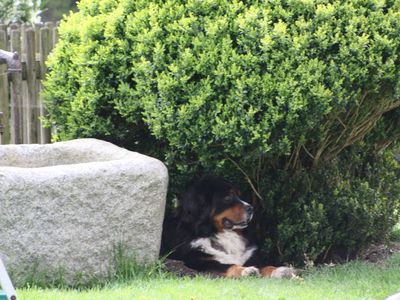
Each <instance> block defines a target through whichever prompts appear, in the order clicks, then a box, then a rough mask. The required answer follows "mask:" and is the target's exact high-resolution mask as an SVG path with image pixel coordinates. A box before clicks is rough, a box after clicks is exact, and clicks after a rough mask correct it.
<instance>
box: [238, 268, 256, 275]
mask: <svg viewBox="0 0 400 300" xmlns="http://www.w3.org/2000/svg"><path fill="white" fill-rule="evenodd" d="M241 275H242V276H260V270H259V269H257V268H256V267H246V268H244V269H243V270H242V273H241Z"/></svg>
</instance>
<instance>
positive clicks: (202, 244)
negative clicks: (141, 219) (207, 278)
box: [161, 178, 295, 278]
mask: <svg viewBox="0 0 400 300" xmlns="http://www.w3.org/2000/svg"><path fill="white" fill-rule="evenodd" d="M252 217H253V208H252V206H251V205H250V204H248V203H246V202H244V201H243V200H242V199H240V191H239V190H238V189H237V188H236V187H234V186H233V185H232V184H230V183H229V182H227V181H225V180H222V179H215V178H213V179H203V180H200V181H198V182H196V183H195V184H193V185H191V186H190V187H189V189H188V190H187V191H186V193H185V194H184V195H183V197H182V199H181V203H180V205H179V208H178V210H177V212H176V215H175V216H174V217H172V218H170V219H166V220H165V222H164V229H163V239H162V247H161V254H162V255H167V254H169V258H172V259H176V260H181V261H183V262H184V263H185V265H186V266H187V267H189V268H192V269H195V270H198V271H202V272H210V273H216V274H219V275H222V276H226V277H240V276H248V275H257V276H263V277H277V278H282V277H293V276H295V271H294V269H293V268H289V267H273V266H263V265H262V264H261V262H260V260H259V259H258V255H257V247H256V246H255V245H254V244H252V243H251V242H250V241H249V238H248V237H247V236H246V234H245V232H244V230H243V229H245V228H246V227H247V226H248V224H249V222H250V221H251V219H252Z"/></svg>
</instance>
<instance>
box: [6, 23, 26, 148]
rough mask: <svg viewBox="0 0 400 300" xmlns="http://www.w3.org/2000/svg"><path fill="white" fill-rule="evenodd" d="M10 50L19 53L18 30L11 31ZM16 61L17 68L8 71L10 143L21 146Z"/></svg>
mask: <svg viewBox="0 0 400 300" xmlns="http://www.w3.org/2000/svg"><path fill="white" fill-rule="evenodd" d="M10 50H11V52H14V53H21V33H20V31H19V29H11V32H10ZM15 59H18V65H19V68H16V69H15V70H9V71H10V72H11V83H12V89H11V101H10V103H11V124H12V126H11V143H14V144H22V142H23V138H22V137H23V128H24V123H23V109H22V106H23V101H22V67H21V62H20V57H19V56H18V57H15Z"/></svg>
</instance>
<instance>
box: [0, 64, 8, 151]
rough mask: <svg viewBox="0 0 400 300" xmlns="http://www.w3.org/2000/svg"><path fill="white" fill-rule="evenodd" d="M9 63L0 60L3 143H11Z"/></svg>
mask: <svg viewBox="0 0 400 300" xmlns="http://www.w3.org/2000/svg"><path fill="white" fill-rule="evenodd" d="M7 70H8V68H7V65H6V64H5V63H2V62H1V61H0V112H2V127H3V128H2V136H1V143H2V144H9V143H10V126H8V124H9V122H8V116H9V112H8V110H9V105H8V104H9V103H8V101H9V91H8V74H7Z"/></svg>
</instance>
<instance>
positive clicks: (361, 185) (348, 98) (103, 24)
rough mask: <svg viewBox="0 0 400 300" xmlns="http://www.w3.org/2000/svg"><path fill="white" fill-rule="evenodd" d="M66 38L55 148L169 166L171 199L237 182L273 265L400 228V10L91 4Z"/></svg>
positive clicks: (388, 5) (116, 0)
mask: <svg viewBox="0 0 400 300" xmlns="http://www.w3.org/2000/svg"><path fill="white" fill-rule="evenodd" d="M59 31H60V41H59V43H58V44H57V47H56V49H55V51H54V53H53V54H52V56H51V58H50V60H49V67H50V73H49V76H48V77H47V80H46V82H45V88H46V92H45V98H46V99H45V102H46V106H47V109H48V111H49V113H50V115H49V118H48V120H47V121H48V124H49V125H52V126H53V127H54V128H55V131H54V139H55V140H64V139H71V138H76V137H98V138H102V139H106V140H110V141H112V142H115V143H117V144H119V145H122V146H124V147H127V148H129V149H132V150H137V151H141V152H144V153H147V154H150V155H153V156H156V157H159V158H160V159H162V160H164V161H165V162H166V163H167V165H168V167H169V169H170V174H171V194H174V193H177V192H178V191H179V190H181V188H182V186H183V184H184V183H186V182H187V181H188V180H189V179H190V178H192V177H200V176H202V175H204V174H213V175H218V176H224V177H227V178H228V179H232V180H235V181H237V182H238V183H239V184H240V185H241V186H242V188H243V189H244V190H245V191H246V192H247V198H248V200H249V201H251V202H252V203H253V204H254V205H255V206H256V208H257V212H258V214H257V218H256V222H255V225H256V228H255V232H256V233H257V234H258V237H259V238H260V239H261V240H262V241H263V245H264V247H263V250H264V252H265V254H266V257H267V258H268V259H270V260H272V259H275V260H277V261H293V262H297V263H299V262H303V261H304V260H305V259H311V260H320V261H323V260H326V259H329V258H330V257H332V255H334V254H335V255H341V256H349V255H353V254H355V253H357V251H359V250H360V249H362V248H363V247H366V246H367V245H368V244H369V243H371V242H375V241H378V240H381V239H383V238H384V237H385V236H386V235H387V234H388V232H389V231H390V228H391V226H393V224H394V223H396V222H397V221H398V218H399V205H400V204H399V202H400V201H399V199H400V191H399V185H400V182H399V178H400V176H399V175H400V173H399V170H400V169H399V165H398V163H397V162H396V161H395V160H394V159H393V155H392V150H393V149H394V148H395V147H396V145H398V139H399V136H400V110H399V106H400V80H399V79H400V49H399V46H400V2H399V1H397V0H387V1H382V0H367V1H365V0H362V1H361V0H352V1H348V0H334V1H326V0H303V1H293V0H269V1H257V0H253V1H245V0H241V1H240V0H165V1H156V0H82V1H81V2H80V4H79V11H78V12H76V13H73V14H71V15H70V16H68V17H67V18H66V19H65V20H64V21H63V22H62V24H61V26H60V29H59ZM171 198H172V197H171ZM170 203H173V202H172V201H171V202H170Z"/></svg>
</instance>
